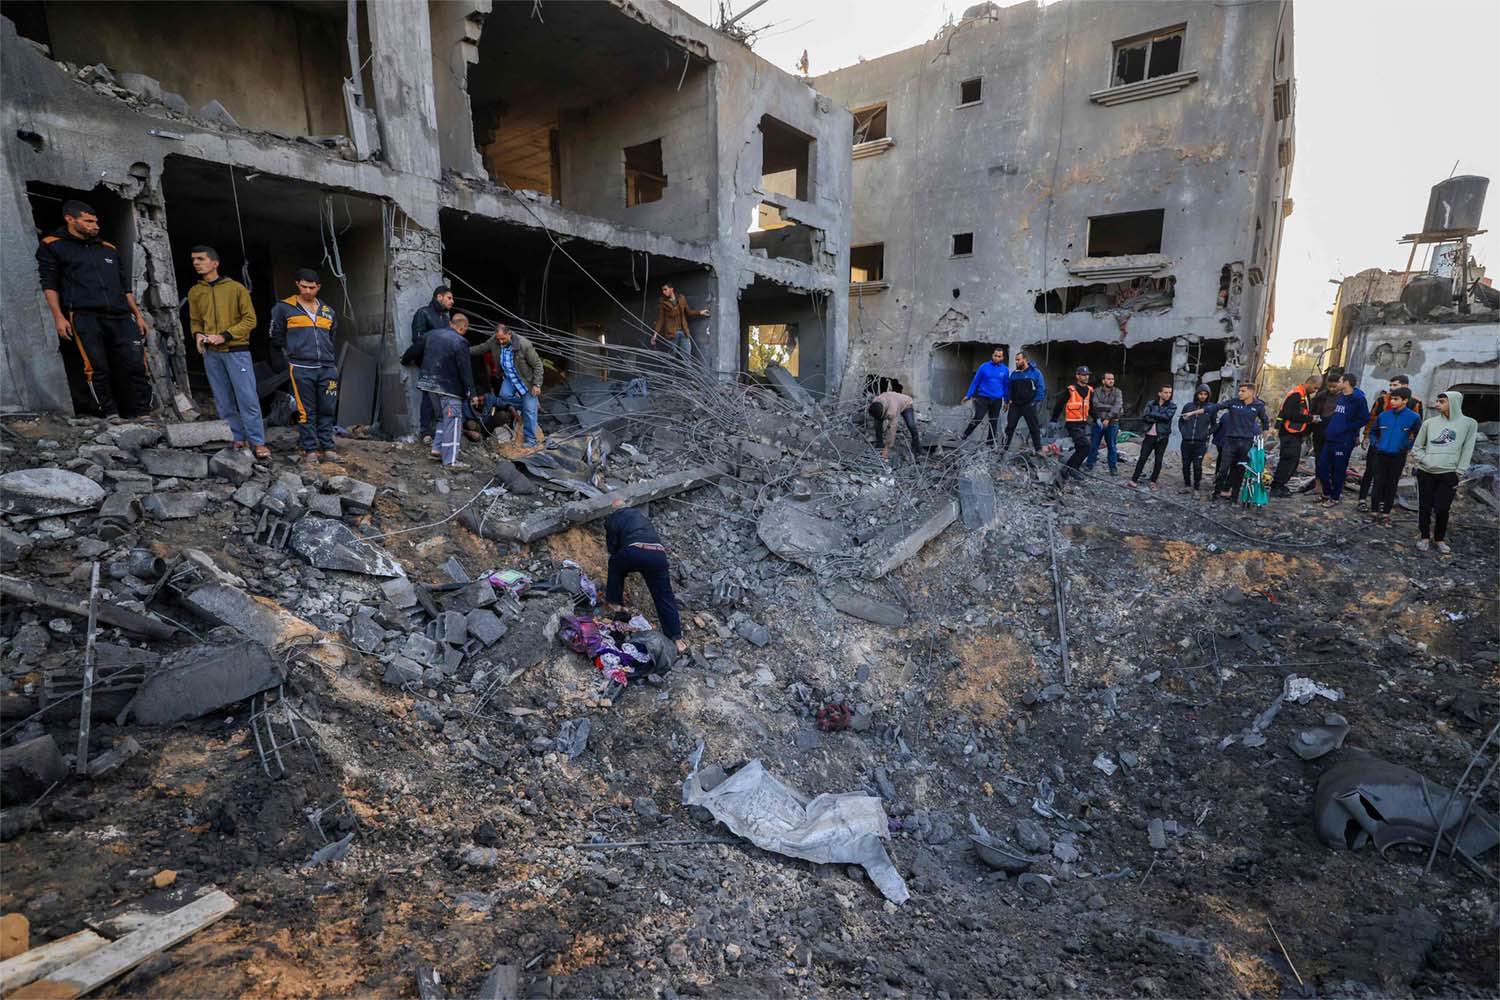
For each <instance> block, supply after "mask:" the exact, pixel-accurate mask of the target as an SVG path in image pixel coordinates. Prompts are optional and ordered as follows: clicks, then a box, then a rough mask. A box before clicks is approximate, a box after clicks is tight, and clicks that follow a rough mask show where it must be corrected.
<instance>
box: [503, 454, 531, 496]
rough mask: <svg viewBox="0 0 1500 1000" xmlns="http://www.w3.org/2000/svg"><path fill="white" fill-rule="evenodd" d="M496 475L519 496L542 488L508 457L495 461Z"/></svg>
mask: <svg viewBox="0 0 1500 1000" xmlns="http://www.w3.org/2000/svg"><path fill="white" fill-rule="evenodd" d="M495 476H496V478H498V479H499V480H500V481H501V482H502V483H504V484H505V488H506V489H508V490H510V491H511V492H512V493H514V494H516V495H517V496H530V495H531V494H533V493H535V492H537V490H539V489H541V487H540V486H538V485H537V484H536V483H534V482H532V481H531V478H530V477H529V476H527V475H526V473H524V472H522V471H521V470H520V468H519V467H518V466H517V465H516V464H515V463H514V462H512V461H509V460H508V459H504V458H502V459H500V460H499V461H497V462H496V463H495Z"/></svg>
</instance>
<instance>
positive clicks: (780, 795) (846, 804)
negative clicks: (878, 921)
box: [682, 742, 911, 906]
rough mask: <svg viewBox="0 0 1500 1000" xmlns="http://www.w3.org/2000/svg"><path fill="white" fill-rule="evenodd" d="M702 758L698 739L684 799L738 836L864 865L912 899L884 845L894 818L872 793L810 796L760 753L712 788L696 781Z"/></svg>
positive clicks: (889, 890) (899, 898)
mask: <svg viewBox="0 0 1500 1000" xmlns="http://www.w3.org/2000/svg"><path fill="white" fill-rule="evenodd" d="M702 759H703V744H702V743H701V742H700V743H699V744H698V747H697V749H695V750H694V751H693V754H692V756H691V757H690V758H689V762H690V763H691V764H692V767H693V771H692V773H691V774H689V775H688V778H687V780H686V781H685V782H683V784H682V804H683V805H687V806H702V807H704V808H705V809H707V810H708V811H709V812H710V813H712V814H713V817H714V819H716V820H718V821H719V822H720V823H723V824H724V825H725V826H727V827H729V829H730V830H731V831H733V832H734V834H735V835H736V836H740V837H744V838H745V839H746V840H748V841H750V842H751V843H752V844H754V845H755V846H756V847H759V848H762V849H764V850H767V851H774V852H775V853H777V854H785V855H787V856H788V857H792V858H801V859H802V860H804V861H811V862H813V863H815V864H835V863H837V864H854V865H860V866H861V867H863V868H864V870H865V871H866V872H867V873H868V874H869V876H870V881H871V882H874V883H875V887H876V888H877V889H879V890H880V892H881V894H882V895H884V896H885V898H886V899H889V900H890V901H891V902H892V903H895V904H897V905H898V906H899V905H900V904H902V903H904V902H906V901H907V900H908V899H910V898H911V893H910V892H909V891H907V888H906V881H905V880H904V879H902V878H901V873H900V872H898V871H896V866H895V865H894V864H892V863H891V856H890V855H889V854H887V853H886V850H885V845H884V844H882V843H881V840H882V839H885V838H889V837H890V820H889V819H888V818H887V817H886V814H885V807H884V806H883V805H881V803H880V800H879V799H877V798H875V797H874V796H873V795H862V794H859V793H854V792H844V793H840V794H837V795H829V794H823V795H819V796H818V797H817V798H815V799H812V800H811V801H809V800H808V799H807V798H806V797H804V796H803V795H802V794H801V793H800V792H798V791H797V790H796V789H794V788H792V787H791V786H789V785H787V784H785V783H783V782H782V781H780V780H779V779H777V778H775V777H773V776H772V775H771V774H770V772H768V771H767V770H766V769H765V765H763V764H762V763H761V762H760V760H759V758H757V759H755V760H752V761H751V762H750V763H748V764H746V765H745V766H744V767H742V768H740V769H739V770H738V771H736V772H734V774H732V775H730V776H729V777H728V778H726V779H725V780H724V781H723V782H722V783H721V784H719V785H716V786H714V788H713V790H712V791H707V792H706V791H704V790H703V786H702V784H701V783H700V782H699V780H698V765H699V763H700V761H702Z"/></svg>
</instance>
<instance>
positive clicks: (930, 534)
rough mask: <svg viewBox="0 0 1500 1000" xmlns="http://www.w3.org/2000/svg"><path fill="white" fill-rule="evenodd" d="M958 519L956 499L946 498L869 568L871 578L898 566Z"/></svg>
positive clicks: (881, 575)
mask: <svg viewBox="0 0 1500 1000" xmlns="http://www.w3.org/2000/svg"><path fill="white" fill-rule="evenodd" d="M956 520H958V501H957V500H948V501H945V502H944V503H942V504H940V505H939V506H938V508H937V510H936V511H935V512H933V514H932V516H931V517H929V518H928V519H927V520H925V521H923V522H922V523H921V524H920V525H918V527H917V529H916V530H915V531H913V532H912V533H911V534H909V535H907V536H906V537H905V538H903V539H901V541H899V542H897V543H896V544H895V545H893V546H891V547H890V548H889V549H888V550H887V551H886V554H885V556H884V557H883V558H882V559H881V560H880V561H879V562H877V563H876V564H875V568H874V569H873V570H871V572H870V577H871V579H874V580H878V579H880V578H881V577H883V576H885V575H886V574H887V573H889V572H891V571H892V570H894V569H896V568H897V567H899V566H900V565H901V564H902V563H904V562H906V561H907V560H908V559H910V558H911V557H912V556H914V555H916V554H917V553H918V552H920V551H922V546H924V545H926V544H927V543H928V542H930V541H932V540H933V539H934V538H936V537H937V536H938V535H941V534H942V533H943V532H944V531H945V530H946V529H947V527H948V525H950V524H952V523H953V522H954V521H956Z"/></svg>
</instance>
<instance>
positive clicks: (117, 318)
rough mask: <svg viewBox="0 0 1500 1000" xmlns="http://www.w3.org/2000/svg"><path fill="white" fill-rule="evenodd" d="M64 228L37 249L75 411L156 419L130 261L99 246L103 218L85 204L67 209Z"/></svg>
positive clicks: (71, 204)
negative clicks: (148, 415) (127, 270)
mask: <svg viewBox="0 0 1500 1000" xmlns="http://www.w3.org/2000/svg"><path fill="white" fill-rule="evenodd" d="M62 215H63V225H62V226H61V227H60V228H59V229H57V230H55V231H54V232H52V233H51V234H49V235H47V236H44V237H43V238H42V242H41V245H40V246H38V247H37V249H36V265H37V271H38V272H39V273H40V274H41V278H42V292H43V294H44V295H45V296H46V299H47V308H48V309H50V310H51V311H52V324H53V326H55V327H56V328H57V337H58V348H59V350H61V351H62V355H63V362H64V367H65V368H66V369H67V371H68V382H69V389H70V390H71V391H72V395H73V407H74V409H75V410H77V411H78V412H80V413H95V414H98V415H100V416H105V417H112V416H114V415H115V412H116V410H117V409H118V411H119V415H120V416H122V417H125V418H126V419H130V418H132V417H138V416H141V415H143V414H146V413H149V412H150V411H151V397H152V390H151V375H150V373H149V372H148V371H147V370H146V317H145V316H143V315H142V314H141V307H140V306H138V305H137V304H136V301H135V293H134V292H133V291H131V288H130V277H129V275H127V274H126V273H125V258H124V256H123V255H122V254H121V253H120V251H119V250H118V249H117V248H116V247H115V245H114V244H113V243H110V242H108V241H107V240H103V239H100V238H99V217H98V215H96V214H95V213H94V210H93V209H92V208H90V207H89V206H88V205H86V204H84V203H83V202H81V201H68V202H64V203H63V207H62Z"/></svg>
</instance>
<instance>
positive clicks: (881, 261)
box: [849, 243, 885, 284]
mask: <svg viewBox="0 0 1500 1000" xmlns="http://www.w3.org/2000/svg"><path fill="white" fill-rule="evenodd" d="M849 280H850V281H851V282H854V283H856V284H857V283H859V282H862V281H884V280H885V244H884V243H869V244H866V245H865V246H862V247H850V248H849Z"/></svg>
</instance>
